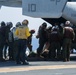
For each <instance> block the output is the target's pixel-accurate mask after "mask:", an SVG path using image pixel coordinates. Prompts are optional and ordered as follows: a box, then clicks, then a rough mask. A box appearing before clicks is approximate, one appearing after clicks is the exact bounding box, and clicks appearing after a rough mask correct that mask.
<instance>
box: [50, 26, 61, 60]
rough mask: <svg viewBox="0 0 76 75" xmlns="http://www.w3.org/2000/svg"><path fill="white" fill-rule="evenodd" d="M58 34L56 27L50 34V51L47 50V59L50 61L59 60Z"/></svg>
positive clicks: (59, 38)
mask: <svg viewBox="0 0 76 75" xmlns="http://www.w3.org/2000/svg"><path fill="white" fill-rule="evenodd" d="M60 40H61V37H60V32H59V29H58V28H57V27H54V28H53V29H52V30H51V34H50V50H49V58H51V59H52V60H55V58H56V59H57V60H60V53H61V52H60ZM56 50H57V51H56Z"/></svg>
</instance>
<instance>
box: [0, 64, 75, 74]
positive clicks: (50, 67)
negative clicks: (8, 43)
mask: <svg viewBox="0 0 76 75" xmlns="http://www.w3.org/2000/svg"><path fill="white" fill-rule="evenodd" d="M67 68H76V65H48V66H25V67H9V68H0V73H7V72H19V71H20V72H21V71H32V70H44V69H67Z"/></svg>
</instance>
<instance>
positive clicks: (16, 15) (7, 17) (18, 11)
mask: <svg viewBox="0 0 76 75" xmlns="http://www.w3.org/2000/svg"><path fill="white" fill-rule="evenodd" d="M24 19H27V20H29V29H30V30H31V29H35V31H36V33H37V30H38V27H39V26H40V25H41V24H42V23H43V22H45V21H44V20H42V19H41V18H33V17H28V16H24V15H22V8H14V7H5V6H2V8H1V10H0V22H1V21H5V22H10V21H11V22H12V23H13V26H15V25H16V23H17V22H22V21H23V20H24ZM47 24H48V26H49V25H50V24H49V23H47Z"/></svg>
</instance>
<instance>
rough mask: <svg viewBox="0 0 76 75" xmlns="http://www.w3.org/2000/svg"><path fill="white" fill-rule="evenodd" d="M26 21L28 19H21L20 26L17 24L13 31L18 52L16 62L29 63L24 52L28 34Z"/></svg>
mask: <svg viewBox="0 0 76 75" xmlns="http://www.w3.org/2000/svg"><path fill="white" fill-rule="evenodd" d="M28 23H29V22H28V20H23V22H22V26H19V27H18V28H17V29H16V32H15V34H16V36H17V37H18V53H17V57H16V63H17V64H21V63H22V64H23V65H28V64H29V63H28V62H27V56H26V54H25V53H26V48H27V39H28V37H29V36H30V33H29V28H28Z"/></svg>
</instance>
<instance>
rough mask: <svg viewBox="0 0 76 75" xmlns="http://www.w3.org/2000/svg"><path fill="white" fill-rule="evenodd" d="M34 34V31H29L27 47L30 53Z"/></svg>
mask: <svg viewBox="0 0 76 75" xmlns="http://www.w3.org/2000/svg"><path fill="white" fill-rule="evenodd" d="M34 33H35V30H34V29H32V30H30V34H31V35H30V36H29V37H28V39H27V47H28V48H29V50H30V52H32V36H33V34H34Z"/></svg>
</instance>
